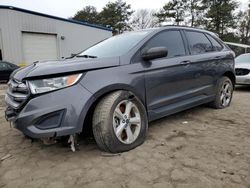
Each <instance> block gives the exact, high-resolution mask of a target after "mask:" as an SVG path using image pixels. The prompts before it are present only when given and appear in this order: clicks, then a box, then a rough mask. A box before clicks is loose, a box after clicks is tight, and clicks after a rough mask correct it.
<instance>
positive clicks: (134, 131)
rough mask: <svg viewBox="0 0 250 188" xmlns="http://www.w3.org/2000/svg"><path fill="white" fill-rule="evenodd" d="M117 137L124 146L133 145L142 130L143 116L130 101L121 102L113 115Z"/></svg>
mask: <svg viewBox="0 0 250 188" xmlns="http://www.w3.org/2000/svg"><path fill="white" fill-rule="evenodd" d="M113 128H114V132H115V135H116V137H117V138H118V139H119V140H120V141H121V142H122V143H124V144H131V143H133V142H134V141H135V140H136V139H137V137H138V135H139V133H140V130H141V115H140V111H139V109H138V107H137V106H136V104H135V103H133V102H132V101H130V100H123V101H121V102H120V103H119V104H118V105H117V106H116V108H115V111H114V114H113Z"/></svg>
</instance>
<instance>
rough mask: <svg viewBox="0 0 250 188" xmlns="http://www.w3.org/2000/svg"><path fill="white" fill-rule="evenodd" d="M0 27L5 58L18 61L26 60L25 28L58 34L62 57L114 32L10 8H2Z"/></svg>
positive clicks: (30, 30) (60, 55)
mask: <svg viewBox="0 0 250 188" xmlns="http://www.w3.org/2000/svg"><path fill="white" fill-rule="evenodd" d="M0 31H1V32H0V34H1V35H2V37H0V38H2V46H3V49H2V51H3V52H2V53H3V60H6V61H10V62H13V63H16V64H20V63H25V62H23V59H24V57H23V49H22V32H36V33H48V34H56V35H57V44H58V58H59V59H60V58H62V57H69V56H70V55H71V54H75V53H78V52H80V51H82V50H84V49H86V48H87V47H89V46H91V45H93V44H95V43H97V42H99V41H101V40H103V39H105V38H108V37H110V36H112V32H111V31H108V30H103V29H99V28H94V27H89V26H85V25H80V24H75V23H70V22H65V21H61V20H56V19H51V18H47V17H43V16H38V15H33V14H28V13H24V12H20V11H16V10H10V9H0ZM62 37H64V40H62ZM0 45H1V44H0ZM0 47H1V46H0Z"/></svg>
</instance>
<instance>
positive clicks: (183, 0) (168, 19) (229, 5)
mask: <svg viewBox="0 0 250 188" xmlns="http://www.w3.org/2000/svg"><path fill="white" fill-rule="evenodd" d="M239 6H240V4H239V3H238V2H237V1H236V0H170V1H168V2H167V3H166V4H165V5H164V6H163V7H162V8H161V9H160V10H150V9H139V10H136V11H134V10H132V9H131V5H130V4H127V3H126V2H125V1H123V0H117V1H115V2H108V3H107V4H106V5H105V6H104V7H103V8H102V10H101V11H99V12H98V11H97V9H96V7H94V6H86V7H84V8H83V9H82V10H80V11H78V12H77V13H76V14H75V15H74V16H73V17H72V18H71V19H74V20H77V21H83V22H84V21H85V22H89V23H93V24H100V25H104V26H108V27H111V28H112V29H113V34H119V33H122V32H124V31H128V30H138V29H146V28H151V27H158V26H164V25H171V24H172V25H188V26H191V27H199V28H204V29H207V30H210V31H212V32H215V33H217V34H218V35H219V36H220V38H222V40H225V41H230V42H240V43H244V44H249V43H250V41H249V37H250V36H249V35H250V21H249V12H250V11H249V10H246V11H242V10H239Z"/></svg>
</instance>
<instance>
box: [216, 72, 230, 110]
mask: <svg viewBox="0 0 250 188" xmlns="http://www.w3.org/2000/svg"><path fill="white" fill-rule="evenodd" d="M226 86H227V87H228V89H226V88H225V87H226ZM233 89H234V87H233V84H232V81H231V79H230V78H228V77H226V76H224V77H222V78H221V79H220V80H219V81H218V84H217V89H216V97H215V100H214V101H213V102H212V103H211V106H212V107H213V108H215V109H223V108H227V107H229V106H230V104H231V101H232V97H233ZM223 96H224V98H223ZM225 97H226V98H225ZM223 101H224V102H223Z"/></svg>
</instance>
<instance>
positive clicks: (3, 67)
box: [0, 62, 9, 71]
mask: <svg viewBox="0 0 250 188" xmlns="http://www.w3.org/2000/svg"><path fill="white" fill-rule="evenodd" d="M8 68H9V67H8V65H7V64H6V63H3V62H0V70H1V71H3V70H8Z"/></svg>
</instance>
